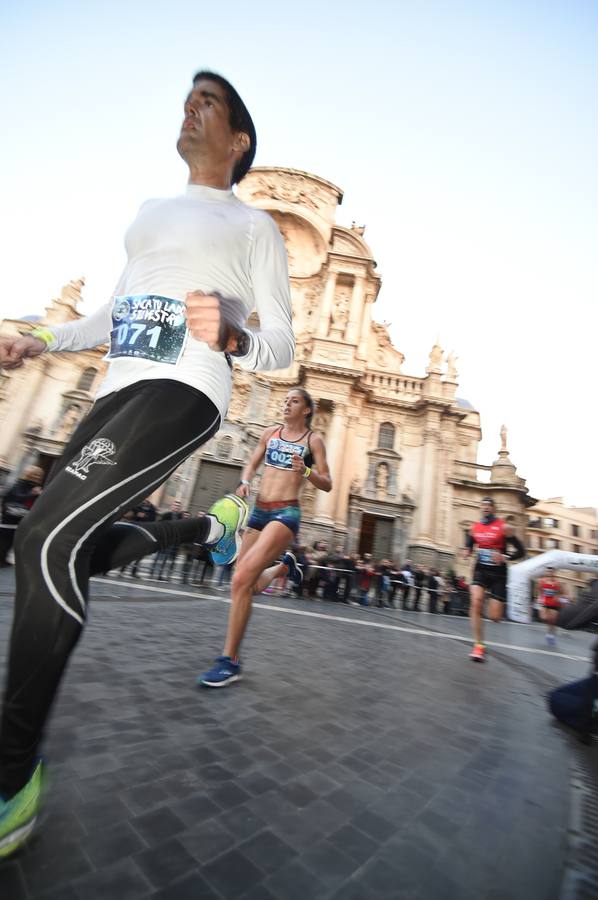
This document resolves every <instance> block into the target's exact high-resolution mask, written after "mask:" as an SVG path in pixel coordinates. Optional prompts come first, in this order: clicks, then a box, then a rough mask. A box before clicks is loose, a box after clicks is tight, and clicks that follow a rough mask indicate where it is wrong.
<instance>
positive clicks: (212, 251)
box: [49, 184, 295, 419]
mask: <svg viewBox="0 0 598 900" xmlns="http://www.w3.org/2000/svg"><path fill="white" fill-rule="evenodd" d="M125 247H126V250H127V257H128V261H127V264H126V266H125V269H124V271H123V273H122V275H121V277H120V280H119V282H118V285H117V287H116V290H115V291H114V295H113V297H112V298H111V299H110V300H109V302H108V303H106V304H104V306H102V307H100V309H98V310H97V311H96V312H95V313H93V315H91V316H89V317H87V318H85V319H81V320H79V321H77V322H67V323H65V324H64V325H58V326H54V327H52V328H51V331H52V333H53V335H54V336H55V341H54V342H53V343H51V344H50V345H49V349H50V350H51V351H59V350H83V349H86V348H89V347H96V346H98V345H99V344H103V343H107V342H108V343H110V351H109V353H108V361H109V366H108V373H107V375H106V378H105V379H104V381H103V382H102V384H101V385H100V388H99V391H98V394H97V396H98V397H103V396H105V395H106V394H109V393H112V392H113V391H117V390H120V389H121V388H123V387H127V386H128V385H130V384H134V383H135V382H137V381H146V380H148V379H153V378H170V379H174V380H177V381H182V382H184V383H185V384H188V385H191V387H194V388H196V389H197V390H199V391H201V392H202V393H204V394H205V395H206V396H207V397H209V399H210V400H211V401H212V402H213V403H214V404H215V405H216V407H217V408H218V410H219V412H220V414H221V416H222V418H223V419H224V417H225V416H226V412H227V409H228V405H229V402H230V395H231V382H232V378H231V370H230V366H229V365H228V362H227V359H226V357H225V354H224V353H218V352H216V351H214V350H210V348H209V347H208V346H207V344H205V343H204V342H202V341H196V340H195V339H194V338H193V337H192V336H191V335H190V334H189V333H188V331H187V329H186V328H185V325H184V320H183V318H182V316H181V310H182V302H183V301H184V300H185V296H186V294H188V293H189V292H191V291H195V290H200V291H203V292H204V293H206V294H212V293H217V294H219V295H221V297H222V298H224V299H225V301H227V303H229V302H230V303H232V305H233V306H235V307H236V309H237V315H236V316H235V320H237V321H238V322H239V323H240V324H241V325H244V324H245V323H246V322H247V319H248V318H249V315H250V314H251V312H252V311H253V310H254V309H255V310H256V311H257V314H258V316H259V320H260V328H261V330H260V331H259V332H251V331H248V332H247V333H248V334H249V336H250V347H249V351H248V353H247V355H246V356H243V357H237V358H235V361H236V362H237V363H238V364H239V365H240V366H241V367H242V368H244V369H247V370H249V371H255V370H271V369H283V368H286V367H287V366H289V365H290V364H291V362H292V360H293V353H294V347H295V339H294V335H293V327H292V319H291V294H290V287H289V275H288V264H287V255H286V250H285V246H284V242H283V240H282V237H281V235H280V232H279V231H278V228H277V227H276V224H275V222H274V220H273V219H272V218H271V217H270V216H269V215H268V214H267V213H265V212H263V211H262V210H257V209H254V208H253V207H251V206H247V205H246V204H245V203H242V202H241V201H240V200H239V199H238V198H237V197H236V196H235V194H234V193H233V191H232V190H220V189H217V188H211V187H205V186H204V185H198V184H189V185H187V189H186V192H185V193H184V194H182V195H180V196H178V197H173V198H169V199H161V200H148V201H147V202H146V203H144V204H143V205H142V207H141V209H140V210H139V213H138V214H137V218H136V219H135V221H134V222H133V223H132V225H131V226H130V227H129V229H128V230H127V233H126V235H125Z"/></svg>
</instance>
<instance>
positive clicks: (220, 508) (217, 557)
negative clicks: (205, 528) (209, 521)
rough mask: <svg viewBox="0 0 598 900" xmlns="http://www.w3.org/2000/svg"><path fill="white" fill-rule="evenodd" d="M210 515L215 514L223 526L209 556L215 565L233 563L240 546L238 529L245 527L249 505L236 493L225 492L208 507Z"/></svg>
mask: <svg viewBox="0 0 598 900" xmlns="http://www.w3.org/2000/svg"><path fill="white" fill-rule="evenodd" d="M209 515H210V516H215V517H216V518H217V519H218V521H219V522H220V524H221V525H222V526H223V528H224V534H223V535H222V537H221V538H220V540H219V541H217V542H216V543H215V544H214V545H213V546H212V547H210V548H209V549H210V556H211V557H212V562H213V563H214V565H215V566H228V565H230V564H231V563H234V561H235V560H236V558H237V556H238V555H239V548H240V546H241V535H240V533H239V532H240V531H241V529H242V528H244V527H245V523H246V522H247V518H248V516H249V507H248V506H247V504H246V503H245V501H244V500H243V499H241V497H237V495H236V494H226V496H225V497H221V498H220V500H216V503H214V505H213V506H212V507H211V508H210V511H209Z"/></svg>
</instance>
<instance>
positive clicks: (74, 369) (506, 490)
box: [0, 168, 533, 574]
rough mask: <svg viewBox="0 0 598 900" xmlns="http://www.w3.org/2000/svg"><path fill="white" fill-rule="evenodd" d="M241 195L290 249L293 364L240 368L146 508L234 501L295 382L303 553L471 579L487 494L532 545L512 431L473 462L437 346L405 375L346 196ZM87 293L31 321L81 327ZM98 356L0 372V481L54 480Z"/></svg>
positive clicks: (257, 186)
mask: <svg viewBox="0 0 598 900" xmlns="http://www.w3.org/2000/svg"><path fill="white" fill-rule="evenodd" d="M238 192H239V196H240V197H241V199H243V200H245V201H246V202H248V203H250V204H252V205H254V206H256V207H259V208H260V209H264V210H267V211H268V212H269V213H270V214H271V215H272V216H273V218H274V219H275V221H276V222H277V224H278V227H279V228H280V231H281V233H282V235H283V237H284V240H285V243H286V247H287V252H288V257H289V269H290V276H291V289H292V298H293V321H294V327H295V333H296V336H297V352H296V358H295V361H294V363H293V364H292V366H290V367H289V368H288V369H286V370H284V371H278V372H274V373H258V374H250V373H246V372H244V371H242V370H240V369H235V372H234V390H233V400H232V403H231V407H230V411H229V415H228V417H227V420H226V421H225V423H224V424H223V427H222V429H221V430H220V432H219V434H218V435H216V437H214V438H213V439H212V441H211V442H210V443H209V444H208V445H206V446H205V447H203V448H202V450H201V451H200V452H198V453H196V454H194V455H193V456H192V457H190V458H189V459H188V460H187V461H186V462H185V463H183V465H182V466H181V467H180V468H179V469H178V471H177V472H176V473H175V474H174V475H173V476H172V477H171V478H170V479H169V481H168V482H167V483H166V485H164V486H163V488H161V489H160V491H159V492H157V494H156V495H155V499H156V500H157V501H158V502H159V503H160V504H161V505H163V506H166V505H167V504H168V503H169V502H170V500H171V499H174V498H176V499H179V500H181V501H182V503H183V505H184V506H185V507H186V508H188V509H190V510H192V511H197V510H200V509H207V508H208V507H209V506H210V505H211V503H212V502H213V501H214V500H215V499H216V498H217V497H218V496H219V495H221V494H222V493H224V492H226V491H228V490H231V489H233V488H234V487H235V486H236V485H237V484H238V481H239V477H240V472H241V469H242V467H243V465H244V463H245V461H246V460H247V458H248V456H249V454H250V453H251V452H252V451H253V448H254V447H255V445H256V442H257V440H258V438H259V435H260V433H261V431H262V429H263V428H264V427H265V426H266V425H268V424H271V423H273V422H276V421H280V417H281V409H282V405H283V400H284V397H285V394H286V392H287V391H288V390H289V388H291V387H293V386H294V385H297V384H301V385H303V386H304V387H305V388H306V389H307V390H308V391H309V392H310V393H311V394H312V396H313V397H314V399H315V400H316V401H317V404H318V409H317V412H316V415H315V417H314V423H313V427H314V428H315V429H316V430H317V431H319V432H320V433H321V434H322V435H323V437H324V439H325V441H326V446H327V452H328V457H329V462H330V468H331V471H332V477H333V484H334V487H333V490H332V491H331V492H330V493H327V494H326V493H322V492H318V491H315V490H314V489H313V487H312V486H311V485H309V484H308V485H306V488H305V491H304V494H303V500H302V506H303V524H302V531H301V539H302V540H303V542H304V543H311V542H313V541H314V540H316V539H319V540H322V539H323V540H326V541H327V542H329V543H330V544H331V545H337V544H343V545H344V546H345V548H346V549H347V550H351V551H353V550H355V551H358V552H360V553H365V552H370V553H373V554H374V556H375V557H378V558H381V557H389V558H394V559H400V560H403V561H404V560H405V559H406V558H409V559H411V560H412V561H413V562H421V563H423V564H424V565H435V566H438V567H439V568H441V569H445V568H447V567H454V568H457V570H458V571H460V572H462V573H463V574H468V572H469V569H470V565H469V564H463V563H460V562H458V561H457V560H456V551H457V550H458V548H459V547H463V546H464V535H465V532H466V530H467V528H468V527H469V525H471V523H472V522H473V521H475V519H476V518H477V517H478V515H479V503H480V500H481V498H482V497H483V496H486V495H491V496H492V497H493V498H494V499H495V501H496V504H497V508H498V511H499V513H500V515H502V516H503V517H505V518H507V519H508V520H509V521H510V522H512V523H513V525H514V527H515V528H516V531H517V533H518V534H519V536H520V537H521V539H522V540H524V541H525V528H526V525H527V507H528V506H529V505H530V504H531V503H532V502H533V501H532V500H531V499H530V498H529V496H528V491H527V488H526V485H525V481H524V479H522V478H521V477H520V476H519V475H518V474H517V470H516V468H515V465H514V464H513V463H512V462H511V460H510V458H509V454H508V450H507V446H506V430H505V431H503V434H502V436H501V449H500V451H499V454H498V458H497V460H496V461H495V462H494V463H493V464H492V465H491V466H485V465H481V464H479V463H478V462H477V456H478V446H479V442H480V440H481V436H482V433H481V427H480V415H479V413H478V412H477V411H476V410H475V409H474V408H473V407H472V405H471V404H470V403H469V402H468V401H467V400H464V399H462V398H459V397H458V396H457V394H458V372H457V368H456V357H455V356H454V354H453V353H449V354H448V355H446V354H445V353H444V351H443V349H442V348H441V347H440V346H439V344H438V343H437V342H435V343H434V344H433V346H432V348H431V351H430V356H429V363H428V366H427V369H426V372H425V374H424V375H423V376H414V375H409V374H406V373H404V372H403V371H402V366H403V361H404V356H403V353H402V352H401V351H400V350H399V349H398V348H397V347H395V346H393V344H392V341H391V339H390V336H389V333H388V327H387V325H385V324H382V323H379V322H376V321H375V320H374V317H373V307H374V304H375V302H376V298H377V296H378V292H379V290H380V286H381V277H380V275H379V273H378V272H377V267H376V262H375V259H374V256H373V254H372V251H371V249H370V247H369V246H368V244H367V243H366V241H365V237H364V233H365V228H364V227H360V226H357V225H355V224H353V225H352V226H351V227H350V228H346V227H343V226H340V225H337V224H336V223H335V216H336V210H337V207H338V206H339V205H340V203H341V202H342V196H343V195H342V191H341V190H340V189H339V188H338V187H336V186H335V185H333V184H331V183H330V182H328V181H325V180H324V179H322V178H320V177H318V176H316V175H311V174H308V173H306V172H300V171H297V170H294V169H284V168H256V169H253V170H252V171H251V172H250V173H249V175H248V176H247V177H246V178H245V179H244V180H243V182H242V183H241V184H240V185H239V189H238ZM82 287H83V282H82V281H78V282H72V283H70V284H69V285H67V287H66V288H65V289H64V290H63V291H62V293H61V296H60V298H59V299H57V300H54V301H52V303H51V304H50V306H49V307H48V308H47V310H46V315H45V316H44V317H43V318H41V319H39V320H38V321H39V322H41V323H43V324H53V323H57V322H62V321H67V320H69V319H75V318H78V317H79V316H80V315H81V314H80V312H79V310H78V303H79V301H80V300H81V289H82ZM189 287H190V289H191V288H192V287H193V286H192V285H190V286H189ZM397 309H398V310H399V311H400V310H401V301H400V299H399V300H398V301H397ZM33 319H35V317H26V318H25V319H22V320H18V321H17V320H5V321H4V322H2V323H1V325H0V328H1V330H2V331H3V332H13V333H14V332H16V331H20V330H26V329H28V328H32V327H34V323H33V321H32V320H33ZM36 324H37V323H36ZM250 324H251V323H250ZM253 324H254V325H255V326H257V325H258V323H257V321H254V323H253ZM432 327H433V326H432ZM432 327H431V330H432ZM432 333H433V331H432ZM105 350H106V348H105V347H103V348H102V347H100V348H95V349H93V350H89V351H85V352H82V353H77V354H70V353H59V354H44V355H43V356H42V357H40V358H38V359H37V360H32V361H31V362H30V363H29V364H28V365H27V366H25V367H24V368H22V369H17V370H14V371H11V372H5V373H3V374H2V376H1V378H2V380H1V383H0V469H1V470H2V471H3V472H4V473H5V476H7V475H8V473H9V472H13V473H15V474H16V472H17V471H18V470H21V469H22V468H23V467H24V466H25V465H27V464H30V463H39V464H41V465H43V466H44V468H46V469H47V468H48V467H49V465H50V464H51V461H52V459H53V458H54V457H56V456H57V455H59V454H60V452H61V451H62V448H63V447H64V445H65V442H66V440H67V439H68V436H69V435H70V433H71V432H72V430H73V428H74V427H75V425H76V424H77V422H78V421H79V419H80V418H81V416H82V415H84V413H85V412H86V411H87V409H88V408H89V406H90V405H91V402H92V397H93V392H94V390H95V388H96V387H97V385H98V383H99V381H100V380H101V377H102V374H103V371H104V367H105V363H104V362H103V356H104V354H105ZM258 486H259V479H258V480H256V488H257V487H258Z"/></svg>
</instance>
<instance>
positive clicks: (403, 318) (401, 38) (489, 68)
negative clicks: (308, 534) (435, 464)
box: [0, 0, 598, 506]
mask: <svg viewBox="0 0 598 900" xmlns="http://www.w3.org/2000/svg"><path fill="white" fill-rule="evenodd" d="M11 6H12V8H7V7H8V4H3V8H2V11H1V12H0V75H1V77H2V85H3V90H2V95H1V96H0V112H1V115H2V141H1V144H0V154H1V158H2V166H1V167H0V189H1V197H2V203H1V205H0V239H1V242H2V243H1V248H2V269H1V274H2V296H1V297H0V316H4V317H11V316H13V317H18V316H21V315H24V314H32V313H40V312H42V311H43V308H44V307H45V306H46V305H47V303H48V301H49V300H50V299H51V297H53V296H56V295H57V294H58V292H59V290H60V287H61V285H63V284H64V283H66V282H67V281H69V280H70V279H72V278H77V277H79V276H81V275H83V276H85V279H86V283H87V287H86V291H85V298H86V302H85V305H84V308H83V311H84V312H91V311H93V309H95V308H96V307H97V306H98V305H99V304H100V303H101V302H103V301H104V300H105V299H106V298H107V297H108V296H109V295H110V293H111V291H112V288H113V286H114V284H115V282H116V280H117V278H118V275H119V273H120V270H121V269H122V267H123V265H124V250H123V244H122V238H123V233H124V230H125V228H126V227H127V225H128V224H129V223H130V221H131V220H132V219H133V217H134V215H135V213H136V211H137V208H138V207H139V205H140V203H141V202H142V201H143V200H144V199H146V198H148V197H152V196H164V195H169V194H174V193H177V192H179V191H180V190H181V189H182V187H183V186H184V183H185V181H186V169H185V167H184V165H183V163H182V162H181V160H180V159H179V158H178V156H177V154H176V150H175V141H176V137H177V134H178V130H179V127H180V122H181V115H182V101H183V99H184V96H185V93H186V91H187V90H188V87H189V84H190V79H191V76H192V74H193V72H194V71H196V70H197V69H198V68H213V69H215V70H216V71H220V72H222V74H224V75H225V76H226V77H228V78H229V79H230V80H231V81H232V82H233V84H235V86H236V87H237V88H238V90H239V92H240V93H241V95H242V96H243V98H244V99H245V101H246V103H247V105H248V106H249V108H250V110H251V112H252V115H253V118H254V121H255V123H256V126H257V130H258V154H257V158H256V163H257V164H258V165H281V166H290V167H294V168H298V169H305V170H307V171H309V172H313V173H315V174H317V175H320V176H322V177H324V178H326V179H328V180H329V181H332V182H333V183H334V184H336V185H338V186H339V187H341V188H342V189H343V190H344V193H345V197H344V201H343V204H342V206H341V207H340V209H339V215H338V221H339V223H340V224H345V225H348V224H350V222H351V221H352V220H356V221H357V222H358V223H359V224H365V225H366V226H367V228H366V233H365V237H366V240H367V241H368V242H369V244H370V246H371V248H372V250H373V253H374V256H375V258H376V259H377V261H378V271H379V272H380V274H381V276H382V279H383V287H382V291H381V293H380V297H379V299H378V302H377V304H376V306H375V307H374V311H375V317H376V318H377V319H378V320H380V321H382V320H387V321H390V322H391V323H392V324H391V335H392V337H393V340H394V343H395V344H396V346H398V348H399V349H400V350H401V351H402V352H403V353H404V354H405V356H406V360H405V363H404V366H403V371H404V372H405V373H407V374H413V375H421V374H423V372H424V369H425V366H426V364H427V358H428V353H429V350H430V348H431V346H432V344H433V343H434V341H435V340H436V338H439V340H440V343H441V346H442V347H443V348H444V349H445V350H446V351H449V350H453V351H454V352H455V353H456V354H457V355H458V357H459V360H458V363H457V368H458V369H459V372H460V388H459V391H458V393H459V395H460V396H462V397H465V398H467V399H468V400H469V401H470V402H471V403H472V404H473V405H474V406H475V407H476V408H477V409H478V410H479V411H480V413H481V416H482V429H483V433H484V440H483V442H482V445H481V451H480V455H479V461H480V462H484V463H490V462H492V460H493V459H494V458H495V457H496V454H497V451H498V449H499V446H500V439H499V428H500V425H501V423H502V422H504V423H505V424H506V425H507V427H508V429H509V439H508V444H509V450H510V452H511V458H512V459H513V461H514V462H515V464H516V465H517V467H518V471H519V474H520V475H521V476H523V477H524V478H527V481H528V487H529V489H530V491H531V493H532V495H533V496H535V497H548V496H558V495H564V496H565V499H566V500H567V501H568V502H570V503H573V504H576V505H579V506H585V505H594V506H598V478H597V477H596V472H595V468H596V455H597V452H596V445H597V437H598V425H597V414H596V403H595V400H596V370H597V362H596V348H597V345H598V328H597V325H598V298H597V280H598V279H597V268H598V266H597V252H596V251H597V233H598V227H597V226H598V165H597V160H598V124H597V120H598V117H597V116H596V97H597V96H598V53H597V52H596V47H597V46H598V4H596V3H595V2H592V0H563V2H551V0H541V2H526V0H516V2H511V0H505V2H501V3H496V2H494V0H492V2H484V0H481V2H479V0H478V2H475V0H471V2H463V3H460V2H450V0H444V2H443V0H420V2H416V0H411V2H403V0H389V2H384V0H383V2H380V0H378V2H376V0H374V2H373V3H369V4H364V3H362V2H360V3H356V2H352V0H346V2H342V3H341V2H337V0H331V2H329V3H328V4H323V3H321V2H318V3H315V2H312V0H307V2H301V3H294V4H292V5H290V4H284V3H280V2H276V3H275V2H261V0H256V2H254V3H253V4H248V3H246V2H243V3H242V2H239V0H229V2H227V3H226V4H198V3H191V2H188V0H169V2H163V3H161V2H154V0H131V2H127V0H121V2H114V0H105V2H102V3H100V2H94V0H91V2H89V3H80V2H78V3H71V2H64V3H60V2H51V0H50V2H43V3H42V2H38V3H33V2H27V0H24V2H20V3H19V4H11Z"/></svg>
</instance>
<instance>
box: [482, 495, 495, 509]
mask: <svg viewBox="0 0 598 900" xmlns="http://www.w3.org/2000/svg"><path fill="white" fill-rule="evenodd" d="M482 503H491V504H492V506H494V507H495V508H496V503H495V502H494V500H493V499H492V497H483V498H482Z"/></svg>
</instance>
